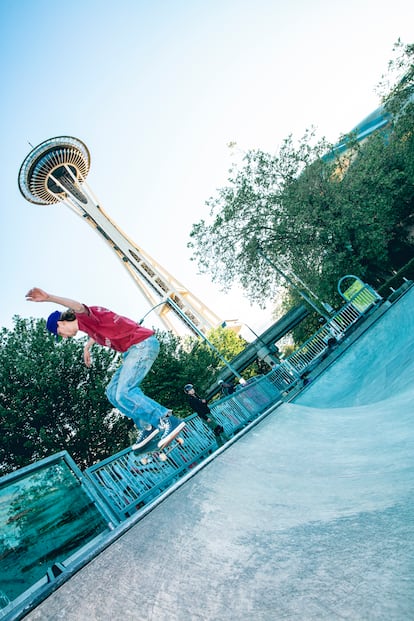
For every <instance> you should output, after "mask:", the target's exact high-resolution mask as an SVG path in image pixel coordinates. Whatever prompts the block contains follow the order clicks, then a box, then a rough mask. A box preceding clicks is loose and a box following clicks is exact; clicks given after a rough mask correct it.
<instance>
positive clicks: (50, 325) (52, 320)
mask: <svg viewBox="0 0 414 621" xmlns="http://www.w3.org/2000/svg"><path fill="white" fill-rule="evenodd" d="M61 314H62V313H61V312H60V311H58V310H57V311H55V312H54V313H52V314H51V315H49V317H48V319H47V322H46V328H47V329H48V330H49V332H51V333H52V334H54V335H55V336H58V331H57V329H58V325H57V324H58V321H59V320H60V316H61Z"/></svg>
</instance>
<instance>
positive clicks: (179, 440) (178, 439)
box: [177, 438, 184, 446]
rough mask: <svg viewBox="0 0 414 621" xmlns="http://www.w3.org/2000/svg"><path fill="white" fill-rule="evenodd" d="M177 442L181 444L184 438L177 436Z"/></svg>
mask: <svg viewBox="0 0 414 621" xmlns="http://www.w3.org/2000/svg"><path fill="white" fill-rule="evenodd" d="M177 442H178V444H180V446H182V445H183V444H184V438H177Z"/></svg>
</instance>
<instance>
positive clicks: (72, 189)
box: [18, 136, 221, 336]
mask: <svg viewBox="0 0 414 621" xmlns="http://www.w3.org/2000/svg"><path fill="white" fill-rule="evenodd" d="M89 168H90V154H89V150H88V148H87V146H86V145H85V144H84V143H83V142H82V141H81V140H79V139H78V138H74V137H72V136H58V137H56V138H50V139H49V140H45V141H44V142H42V143H41V144H39V145H38V146H37V147H35V148H34V149H33V150H32V151H31V152H30V153H29V154H28V155H27V157H26V158H25V160H24V161H23V164H22V165H21V168H20V171H19V177H18V184H19V189H20V192H21V193H22V195H23V196H24V198H25V199H26V200H28V201H29V202H31V203H35V204H37V205H52V204H55V203H59V202H62V203H64V204H65V205H67V206H68V207H70V208H71V209H72V210H73V211H75V213H76V214H77V215H79V216H81V217H82V220H84V221H86V222H88V224H89V225H90V226H92V227H93V228H94V229H95V230H96V231H97V232H98V233H100V235H101V236H102V237H103V238H104V240H105V241H106V242H107V243H108V244H109V246H110V247H111V248H112V250H114V252H115V253H116V255H117V256H118V258H119V259H120V260H121V261H122V264H123V265H124V266H125V267H126V268H127V270H128V271H129V273H130V275H131V276H132V278H133V279H134V281H135V283H136V284H137V285H138V286H139V288H140V290H141V292H142V293H143V294H144V296H145V297H146V299H147V300H148V302H149V303H150V305H151V306H152V307H154V306H155V307H156V308H155V309H154V311H155V312H156V313H157V315H158V316H159V317H160V319H161V321H162V322H163V323H164V325H165V326H166V327H167V329H169V330H171V331H173V332H174V333H175V334H180V333H181V332H182V330H180V329H179V328H180V327H182V325H183V324H184V325H186V327H187V328H188V329H189V330H190V331H191V332H193V333H194V334H196V335H197V336H199V332H202V333H205V332H207V331H209V330H211V328H213V327H215V326H217V325H219V324H220V323H221V320H220V318H219V317H218V316H217V315H216V314H215V313H213V311H211V310H210V309H209V308H208V307H207V306H206V305H205V304H203V303H202V302H201V300H199V299H198V298H197V297H196V296H195V295H193V294H192V293H191V292H190V291H188V289H187V288H186V287H184V285H182V284H181V283H180V282H179V281H178V280H177V279H176V278H174V277H173V276H172V275H171V274H170V273H169V272H168V271H167V270H166V269H165V268H164V267H162V266H161V265H160V264H159V263H157V261H155V260H154V259H153V258H152V257H151V256H150V255H149V254H148V253H146V252H145V251H144V250H142V248H140V247H139V246H137V245H136V244H134V243H133V242H132V240H130V239H129V238H128V237H127V235H125V234H124V233H123V232H122V231H121V229H119V227H118V226H117V225H116V224H115V223H114V222H113V221H112V220H111V218H110V217H109V216H108V215H107V214H106V213H105V212H104V211H103V209H102V207H101V206H100V205H99V204H98V203H97V201H96V199H95V198H94V196H93V194H92V192H91V190H90V189H89V187H88V185H87V183H86V176H87V175H88V172H89ZM176 319H179V320H180V321H174V320H176Z"/></svg>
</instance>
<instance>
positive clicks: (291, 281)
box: [257, 247, 330, 321]
mask: <svg viewBox="0 0 414 621" xmlns="http://www.w3.org/2000/svg"><path fill="white" fill-rule="evenodd" d="M257 253H258V254H260V256H261V257H262V258H263V259H264V260H265V261H266V263H268V264H269V265H270V266H271V267H273V269H274V270H276V271H277V272H278V273H279V274H280V275H281V276H283V278H284V279H285V280H287V282H288V283H289V284H290V285H291V286H292V287H293V288H294V289H296V291H297V292H298V293H299V295H301V296H302V297H303V299H304V300H305V301H306V302H307V303H308V304H309V306H311V307H312V308H313V309H314V310H316V312H317V313H318V314H319V315H322V317H324V318H325V319H326V321H329V320H330V316H329V315H326V313H325V311H323V310H321V309H320V308H319V307H318V306H316V304H315V303H314V302H313V300H311V298H310V297H309V296H308V295H306V293H304V292H303V291H302V290H301V289H299V287H298V286H297V285H296V283H295V282H293V280H292V279H291V278H290V277H289V276H288V275H287V274H285V272H283V271H282V270H281V269H280V267H278V266H277V265H276V264H275V263H273V261H271V260H270V259H269V257H268V256H267V255H266V254H265V253H264V252H263V250H262V249H261V248H260V247H258V248H257Z"/></svg>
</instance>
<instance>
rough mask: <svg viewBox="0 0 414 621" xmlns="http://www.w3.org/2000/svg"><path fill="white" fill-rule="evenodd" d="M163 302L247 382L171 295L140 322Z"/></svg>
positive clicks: (241, 380) (236, 375)
mask: <svg viewBox="0 0 414 621" xmlns="http://www.w3.org/2000/svg"><path fill="white" fill-rule="evenodd" d="M161 304H169V305H170V306H171V308H173V309H174V310H175V312H176V313H177V314H178V315H180V316H181V317H182V318H183V319H185V321H186V323H187V324H189V325H190V327H191V329H192V331H193V332H195V334H197V335H198V336H199V337H200V338H202V339H203V341H205V342H206V343H207V345H208V346H209V347H210V349H212V350H213V351H214V353H215V354H216V355H217V356H218V357H219V358H220V360H221V361H222V362H223V363H224V364H225V365H226V367H227V368H228V369H229V370H230V371H231V372H232V374H233V375H234V376H235V377H237V379H238V380H239V383H240V384H244V383H245V381H246V380H245V379H244V378H243V377H242V376H241V375H240V373H239V372H238V371H236V369H235V368H234V367H233V366H232V365H231V364H230V362H228V361H227V360H226V359H225V358H224V356H222V355H221V353H220V352H219V350H218V349H217V347H216V346H215V345H213V343H212V342H211V341H209V339H208V338H207V337H206V335H205V334H203V332H201V330H199V329H198V328H197V326H196V325H195V324H194V323H193V322H192V321H191V320H190V319H189V317H188V316H185V315H184V313H183V311H182V310H181V308H180V307H179V306H178V304H176V302H174V300H172V299H171V298H170V297H168V298H165V300H163V301H162V302H160V303H159V304H156V305H155V306H153V307H152V308H150V310H149V311H148V312H147V313H145V315H144V316H143V318H142V319H141V321H140V322H139V324H142V322H143V321H144V319H145V317H146V316H147V315H149V314H150V313H151V312H152V311H153V310H154V309H155V308H157V307H158V306H161Z"/></svg>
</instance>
